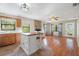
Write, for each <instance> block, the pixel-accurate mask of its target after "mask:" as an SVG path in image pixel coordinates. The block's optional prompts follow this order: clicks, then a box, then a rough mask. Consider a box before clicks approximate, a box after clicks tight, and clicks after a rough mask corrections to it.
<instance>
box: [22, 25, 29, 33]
mask: <svg viewBox="0 0 79 59" xmlns="http://www.w3.org/2000/svg"><path fill="white" fill-rule="evenodd" d="M22 32H24V33H28V32H30V25H25V26H22Z"/></svg>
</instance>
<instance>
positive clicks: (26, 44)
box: [21, 33, 42, 55]
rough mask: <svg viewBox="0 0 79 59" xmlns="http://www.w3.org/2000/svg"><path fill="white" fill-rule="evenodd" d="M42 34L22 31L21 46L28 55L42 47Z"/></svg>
mask: <svg viewBox="0 0 79 59" xmlns="http://www.w3.org/2000/svg"><path fill="white" fill-rule="evenodd" d="M41 35H42V34H36V33H33V34H32V33H22V39H21V48H23V50H24V51H25V52H26V54H27V55H31V54H33V53H34V52H36V51H37V50H39V49H41V47H42V45H41V43H42V42H41Z"/></svg>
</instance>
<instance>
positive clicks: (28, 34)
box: [22, 33, 43, 36]
mask: <svg viewBox="0 0 79 59" xmlns="http://www.w3.org/2000/svg"><path fill="white" fill-rule="evenodd" d="M22 34H24V35H27V36H33V35H39V34H43V33H22Z"/></svg>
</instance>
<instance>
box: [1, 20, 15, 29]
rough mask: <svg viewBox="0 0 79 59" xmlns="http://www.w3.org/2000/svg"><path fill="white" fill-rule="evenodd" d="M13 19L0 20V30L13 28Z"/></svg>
mask: <svg viewBox="0 0 79 59" xmlns="http://www.w3.org/2000/svg"><path fill="white" fill-rule="evenodd" d="M15 24H16V23H15V21H13V20H5V19H4V20H1V30H2V31H6V30H15Z"/></svg>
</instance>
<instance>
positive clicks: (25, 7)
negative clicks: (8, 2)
mask: <svg viewBox="0 0 79 59" xmlns="http://www.w3.org/2000/svg"><path fill="white" fill-rule="evenodd" d="M18 5H19V7H20V9H22V10H24V11H28V10H29V6H30V4H28V3H19V4H18Z"/></svg>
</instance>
